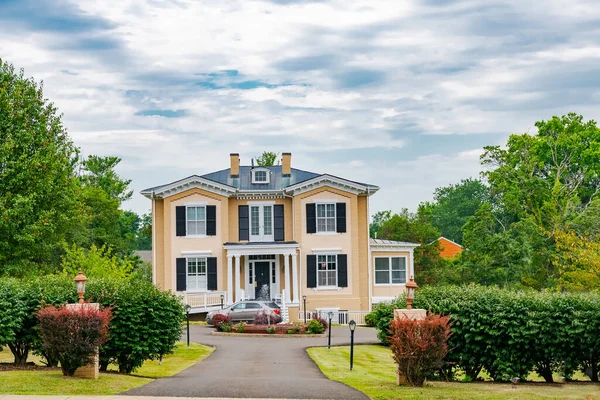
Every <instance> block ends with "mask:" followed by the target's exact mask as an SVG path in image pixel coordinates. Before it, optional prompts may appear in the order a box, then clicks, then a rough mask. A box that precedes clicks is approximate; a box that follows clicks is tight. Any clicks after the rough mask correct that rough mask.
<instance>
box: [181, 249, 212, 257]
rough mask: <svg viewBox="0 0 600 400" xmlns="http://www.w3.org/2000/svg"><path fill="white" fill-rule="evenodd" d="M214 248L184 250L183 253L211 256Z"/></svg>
mask: <svg viewBox="0 0 600 400" xmlns="http://www.w3.org/2000/svg"><path fill="white" fill-rule="evenodd" d="M211 254H212V250H183V251H182V252H181V255H182V256H184V257H209V256H210V255H211Z"/></svg>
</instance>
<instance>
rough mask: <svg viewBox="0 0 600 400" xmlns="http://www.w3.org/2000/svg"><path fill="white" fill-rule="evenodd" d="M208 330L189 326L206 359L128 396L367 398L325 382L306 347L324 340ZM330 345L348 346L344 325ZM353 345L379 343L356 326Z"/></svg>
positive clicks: (323, 343)
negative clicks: (207, 347) (219, 333)
mask: <svg viewBox="0 0 600 400" xmlns="http://www.w3.org/2000/svg"><path fill="white" fill-rule="evenodd" d="M211 331H212V328H211V327H207V326H201V325H193V326H192V327H191V329H190V334H191V340H192V341H193V342H196V343H201V344H206V345H210V346H215V347H216V350H215V351H214V352H213V354H212V355H211V356H210V357H208V358H207V359H206V360H204V361H202V362H200V363H198V364H196V365H194V366H192V367H190V368H188V369H186V370H185V371H183V372H181V373H179V374H177V375H175V376H173V377H170V378H162V379H157V380H156V381H154V382H151V383H149V384H147V385H145V386H142V387H140V388H137V389H133V390H130V391H129V392H126V393H124V394H126V395H143V396H180V397H225V398H240V397H246V398H286V399H344V400H354V399H361V400H363V399H368V397H367V396H365V395H364V394H363V393H361V392H359V391H357V390H355V389H353V388H351V387H349V386H346V385H344V384H342V383H339V382H335V381H330V380H329V379H327V378H326V377H325V376H324V375H323V374H322V373H321V371H320V370H319V368H318V367H317V366H316V364H315V363H314V362H313V361H312V360H311V359H310V357H309V356H308V354H307V353H306V348H308V347H312V346H326V345H327V338H262V337H238V336H235V337H234V336H211V335H210V332H211ZM331 338H332V345H345V344H349V343H350V334H349V330H348V328H347V327H333V328H332V335H331ZM355 343H357V344H367V343H378V341H377V337H376V333H375V330H374V329H371V328H357V329H356V334H355Z"/></svg>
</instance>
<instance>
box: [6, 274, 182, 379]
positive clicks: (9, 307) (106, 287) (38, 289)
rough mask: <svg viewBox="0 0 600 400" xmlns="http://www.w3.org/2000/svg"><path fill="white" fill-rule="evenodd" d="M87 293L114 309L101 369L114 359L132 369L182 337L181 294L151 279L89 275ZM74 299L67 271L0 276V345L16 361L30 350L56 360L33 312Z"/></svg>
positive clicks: (123, 369)
mask: <svg viewBox="0 0 600 400" xmlns="http://www.w3.org/2000/svg"><path fill="white" fill-rule="evenodd" d="M85 297H86V300H88V301H91V302H98V303H100V304H101V306H103V307H110V308H111V310H112V312H113V317H112V320H111V322H110V325H109V339H108V341H107V342H106V344H105V345H104V346H102V347H101V348H100V361H101V366H102V367H103V369H106V367H107V366H108V364H109V363H112V362H114V363H116V364H118V365H119V370H120V371H121V372H125V373H131V372H133V371H134V370H135V369H136V368H138V367H139V366H141V365H142V364H143V362H144V361H145V360H151V359H157V358H160V357H161V356H162V355H164V354H168V353H170V352H171V351H172V349H173V348H174V346H175V343H176V342H177V341H178V340H179V339H180V337H181V332H182V322H183V320H184V319H185V310H184V306H183V303H182V302H181V299H180V298H179V297H177V296H175V295H174V294H172V293H171V292H164V291H161V290H159V289H157V288H156V287H155V286H154V285H152V284H151V283H148V282H142V281H137V280H102V279H93V280H89V281H88V282H87V285H86V295H85ZM76 300H77V293H76V290H75V283H74V282H73V279H72V278H71V277H66V276H45V277H40V278H36V279H34V280H29V281H18V280H15V279H8V278H4V279H0V322H1V323H0V345H6V346H8V347H9V348H10V349H11V351H12V352H13V355H14V356H15V362H16V363H19V364H24V363H25V362H26V361H27V356H28V354H29V351H30V350H34V351H35V352H37V353H38V354H41V355H42V356H44V358H45V359H46V360H47V362H48V364H49V365H56V362H57V361H56V360H54V359H52V357H49V356H48V355H47V354H44V351H43V347H42V345H41V344H42V343H41V339H40V336H39V332H38V326H39V324H38V319H37V318H36V313H37V312H38V311H39V309H40V308H41V307H42V305H53V306H60V305H63V304H65V303H74V302H76Z"/></svg>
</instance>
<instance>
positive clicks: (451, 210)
mask: <svg viewBox="0 0 600 400" xmlns="http://www.w3.org/2000/svg"><path fill="white" fill-rule="evenodd" d="M433 199H434V201H433V202H431V203H424V204H422V205H421V207H424V208H426V209H428V212H429V213H430V214H431V223H432V225H433V226H435V227H436V228H437V229H438V230H439V231H440V233H441V235H442V236H444V237H446V238H448V239H450V240H452V241H454V242H456V243H459V244H462V228H463V226H464V225H465V223H466V222H467V220H468V219H469V218H470V217H472V216H473V215H475V212H476V211H477V209H478V208H479V206H480V205H481V204H482V203H483V202H485V201H486V199H487V188H486V186H485V185H484V184H483V183H481V181H480V180H478V179H471V178H469V179H463V180H462V181H461V182H460V183H457V184H454V185H448V186H445V187H440V188H437V189H436V190H435V193H434V195H433Z"/></svg>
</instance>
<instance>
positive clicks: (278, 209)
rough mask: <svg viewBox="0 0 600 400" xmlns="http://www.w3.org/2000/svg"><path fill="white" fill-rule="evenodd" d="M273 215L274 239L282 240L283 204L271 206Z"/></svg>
mask: <svg viewBox="0 0 600 400" xmlns="http://www.w3.org/2000/svg"><path fill="white" fill-rule="evenodd" d="M273 216H274V220H273V223H274V225H275V241H276V242H283V241H284V240H285V229H284V213H283V204H275V206H273Z"/></svg>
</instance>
